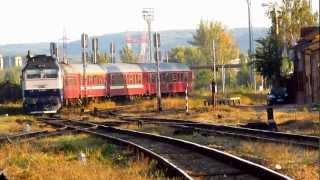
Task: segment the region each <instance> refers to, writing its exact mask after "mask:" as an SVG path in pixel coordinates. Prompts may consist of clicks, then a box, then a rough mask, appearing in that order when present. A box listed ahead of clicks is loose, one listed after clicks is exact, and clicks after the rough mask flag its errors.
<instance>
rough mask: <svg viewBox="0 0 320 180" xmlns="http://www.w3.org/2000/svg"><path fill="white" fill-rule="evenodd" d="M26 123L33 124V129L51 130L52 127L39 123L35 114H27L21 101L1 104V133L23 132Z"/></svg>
mask: <svg viewBox="0 0 320 180" xmlns="http://www.w3.org/2000/svg"><path fill="white" fill-rule="evenodd" d="M26 123H28V124H30V125H31V130H32V131H37V130H51V128H50V127H47V126H46V125H44V124H41V123H38V122H37V121H36V118H35V117H34V116H31V115H25V114H24V113H23V111H22V107H21V103H8V104H1V105H0V135H1V134H8V133H17V132H22V131H23V130H24V127H25V124H26Z"/></svg>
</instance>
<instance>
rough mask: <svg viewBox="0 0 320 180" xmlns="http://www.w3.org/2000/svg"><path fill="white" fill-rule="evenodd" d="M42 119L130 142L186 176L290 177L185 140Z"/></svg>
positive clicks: (67, 121)
mask: <svg viewBox="0 0 320 180" xmlns="http://www.w3.org/2000/svg"><path fill="white" fill-rule="evenodd" d="M43 121H44V122H46V123H48V124H51V125H54V126H59V125H60V126H62V125H64V126H67V127H68V128H73V129H75V130H77V131H81V132H85V133H89V134H92V135H96V136H99V137H102V138H105V139H107V140H108V141H111V142H112V143H115V144H120V145H125V146H129V147H131V148H133V149H135V150H137V151H139V152H143V153H144V154H146V155H148V156H151V157H152V158H154V159H156V160H157V161H158V162H160V164H162V165H164V166H165V167H166V169H167V170H168V171H167V172H169V174H173V175H174V176H178V177H182V178H183V179H290V178H289V177H287V176H285V175H282V174H280V173H277V172H275V171H273V170H270V169H268V168H266V167H264V166H261V165H258V164H255V163H252V162H249V161H246V160H244V159H241V158H239V157H236V156H233V155H230V154H228V153H225V152H222V151H219V150H216V149H213V148H209V147H206V146H202V145H199V144H196V143H192V142H188V141H184V140H179V139H175V138H171V137H165V136H160V135H153V134H150V133H143V132H138V131H133V130H125V129H120V128H116V127H111V126H104V125H98V124H94V123H89V122H82V121H71V120H53V119H50V120H49V119H43Z"/></svg>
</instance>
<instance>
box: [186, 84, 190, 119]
mask: <svg viewBox="0 0 320 180" xmlns="http://www.w3.org/2000/svg"><path fill="white" fill-rule="evenodd" d="M185 94H186V113H187V114H189V98H188V83H187V86H186V90H185Z"/></svg>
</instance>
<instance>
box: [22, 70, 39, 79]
mask: <svg viewBox="0 0 320 180" xmlns="http://www.w3.org/2000/svg"><path fill="white" fill-rule="evenodd" d="M26 76H27V79H39V78H41V73H40V70H39V69H33V70H27V71H26Z"/></svg>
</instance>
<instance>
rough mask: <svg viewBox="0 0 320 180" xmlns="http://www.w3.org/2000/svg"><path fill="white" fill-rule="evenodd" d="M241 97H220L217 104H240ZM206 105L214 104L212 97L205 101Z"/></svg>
mask: <svg viewBox="0 0 320 180" xmlns="http://www.w3.org/2000/svg"><path fill="white" fill-rule="evenodd" d="M240 100H241V98H240V97H228V98H218V99H217V102H216V103H217V104H223V105H233V106H235V105H237V104H240ZM204 105H205V106H206V105H212V99H207V100H205V101H204Z"/></svg>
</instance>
